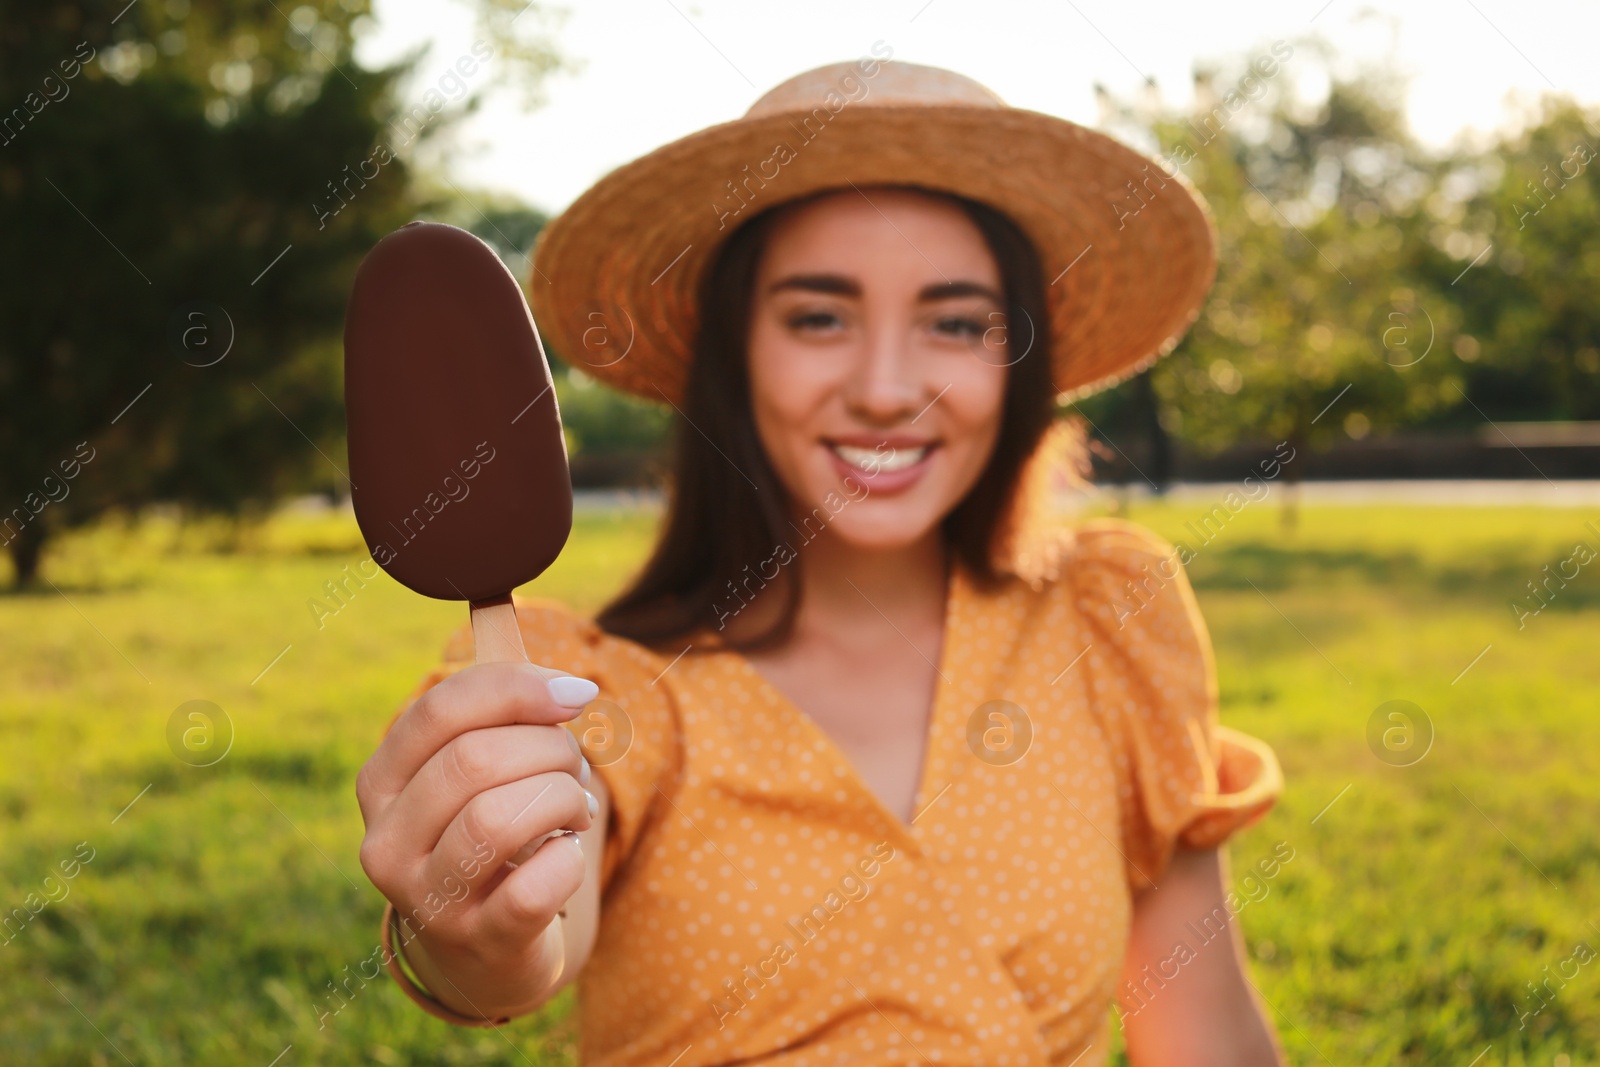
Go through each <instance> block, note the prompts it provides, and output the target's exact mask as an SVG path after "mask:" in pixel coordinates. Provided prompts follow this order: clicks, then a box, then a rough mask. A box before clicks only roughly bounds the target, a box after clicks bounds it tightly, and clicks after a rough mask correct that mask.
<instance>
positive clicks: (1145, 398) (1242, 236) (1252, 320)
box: [1102, 42, 1462, 480]
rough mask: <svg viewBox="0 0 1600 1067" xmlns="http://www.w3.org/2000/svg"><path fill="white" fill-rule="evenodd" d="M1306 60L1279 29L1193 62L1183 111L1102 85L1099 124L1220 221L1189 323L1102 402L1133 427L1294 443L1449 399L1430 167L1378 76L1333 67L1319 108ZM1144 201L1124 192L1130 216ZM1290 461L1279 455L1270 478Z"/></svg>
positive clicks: (1446, 328)
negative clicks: (1210, 62)
mask: <svg viewBox="0 0 1600 1067" xmlns="http://www.w3.org/2000/svg"><path fill="white" fill-rule="evenodd" d="M1317 61H1318V56H1317V50H1316V49H1315V48H1313V47H1311V46H1306V45H1302V46H1300V47H1299V48H1298V49H1296V48H1294V47H1291V46H1288V45H1287V44H1286V43H1285V42H1277V43H1276V44H1275V45H1274V46H1273V47H1272V49H1270V50H1268V49H1266V48H1263V49H1261V50H1260V54H1258V55H1257V56H1256V57H1255V58H1254V60H1252V61H1251V62H1250V64H1249V65H1246V64H1245V63H1244V62H1242V61H1241V62H1239V63H1237V64H1235V65H1234V68H1233V69H1228V70H1226V71H1224V70H1219V71H1212V72H1200V73H1198V74H1197V75H1196V105H1195V109H1194V112H1193V113H1192V114H1182V115H1180V114H1174V113H1172V112H1170V111H1162V110H1152V109H1151V108H1150V106H1149V105H1148V104H1141V105H1136V106H1129V105H1122V104H1117V103H1116V102H1115V101H1110V100H1109V98H1103V107H1106V108H1107V111H1108V118H1109V119H1110V124H1111V125H1114V126H1121V127H1123V128H1124V129H1130V130H1131V131H1132V133H1133V136H1135V137H1140V136H1142V137H1143V139H1144V140H1145V141H1146V142H1147V143H1151V144H1153V145H1154V146H1155V152H1156V154H1157V156H1158V158H1160V159H1161V160H1162V162H1163V166H1164V168H1165V169H1166V170H1167V171H1168V172H1169V173H1170V172H1172V171H1181V172H1182V173H1183V175H1184V176H1185V177H1186V178H1187V179H1188V180H1189V181H1191V182H1192V183H1193V184H1194V185H1195V186H1196V187H1197V188H1198V189H1199V190H1200V192H1201V193H1202V195H1204V196H1205V198H1206V200H1207V202H1208V203H1209V205H1210V207H1211V211H1212V215H1213V217H1214V219H1215V222H1216V226H1217V231H1218V245H1219V248H1218V251H1219V256H1220V265H1219V269H1218V275H1217V282H1216V286H1215V288H1214V289H1213V290H1212V292H1211V295H1210V298H1209V300H1208V302H1207V304H1206V306H1205V309H1204V311H1203V313H1202V315H1201V317H1200V319H1199V320H1198V321H1197V322H1196V323H1195V325H1194V327H1193V329H1192V330H1191V331H1190V332H1189V334H1188V336H1187V337H1186V338H1185V339H1184V341H1183V342H1182V343H1181V344H1180V346H1179V348H1178V349H1177V351H1176V352H1174V354H1173V355H1172V356H1171V357H1170V358H1168V359H1166V360H1163V361H1162V362H1160V363H1158V364H1157V365H1156V366H1155V367H1154V368H1153V369H1152V370H1151V371H1150V372H1149V373H1148V375H1145V376H1141V379H1142V378H1146V377H1147V378H1148V383H1146V382H1144V381H1141V379H1135V380H1134V381H1132V382H1130V383H1126V384H1124V385H1123V386H1121V387H1119V389H1118V390H1116V391H1115V395H1113V396H1110V397H1107V398H1106V399H1105V400H1104V401H1102V410H1104V411H1108V412H1114V411H1116V410H1117V407H1118V405H1121V406H1122V409H1123V411H1124V412H1125V413H1124V415H1123V417H1122V423H1121V424H1122V425H1124V426H1126V427H1128V428H1129V429H1130V430H1131V431H1132V432H1135V433H1138V432H1139V431H1138V429H1137V426H1138V425H1139V424H1141V423H1142V424H1143V426H1144V427H1145V429H1144V431H1143V433H1144V435H1147V436H1151V437H1156V438H1158V439H1159V434H1157V433H1156V430H1158V429H1160V428H1166V429H1167V430H1168V431H1169V432H1172V433H1174V434H1176V435H1177V436H1178V437H1179V438H1180V439H1182V440H1183V441H1185V442H1186V443H1188V444H1189V445H1191V446H1194V447H1197V448H1199V449H1201V450H1204V451H1215V450H1220V449H1221V448H1224V447H1226V446H1228V445H1231V444H1234V443H1238V442H1242V441H1285V442H1287V443H1288V444H1289V445H1290V447H1293V448H1294V449H1296V450H1297V451H1296V454H1297V455H1298V454H1299V450H1301V449H1305V448H1308V447H1313V448H1314V447H1323V446H1326V444H1327V443H1329V442H1330V441H1332V440H1333V439H1335V438H1337V437H1340V436H1350V437H1363V436H1365V435H1366V434H1368V433H1370V432H1373V431H1379V430H1384V429H1388V428H1391V427H1395V426H1399V425H1404V424H1407V423H1411V422H1414V421H1416V420H1418V419H1420V418H1423V417H1425V416H1427V415H1428V414H1429V413H1431V412H1434V411H1436V410H1437V409H1439V408H1440V407H1441V406H1442V405H1449V404H1452V403H1457V402H1459V396H1458V394H1457V393H1456V392H1454V388H1455V386H1456V385H1457V383H1459V382H1460V381H1461V380H1462V379H1461V374H1460V369H1459V363H1456V362H1455V361H1454V360H1451V359H1449V358H1446V357H1444V356H1441V353H1442V352H1445V351H1446V348H1447V342H1448V339H1449V338H1450V337H1451V336H1452V335H1453V333H1454V331H1455V328H1456V322H1457V313H1456V310H1455V308H1454V306H1453V305H1452V303H1451V302H1450V301H1449V300H1448V299H1447V298H1446V297H1445V296H1444V295H1442V294H1441V293H1439V292H1438V291H1436V290H1435V289H1434V288H1432V287H1431V285H1430V283H1429V276H1428V275H1427V274H1425V273H1424V272H1422V271H1420V270H1419V266H1420V264H1421V263H1422V262H1423V261H1424V260H1425V259H1426V258H1427V256H1428V255H1429V254H1430V253H1431V249H1430V248H1429V246H1427V242H1426V240H1425V234H1426V230H1427V227H1428V225H1429V222H1430V220H1429V219H1428V218H1427V216H1426V214H1425V213H1424V212H1423V210H1422V207H1421V205H1422V201H1423V199H1424V197H1425V196H1426V195H1427V194H1428V192H1429V191H1430V190H1431V189H1432V188H1433V187H1434V184H1435V181H1436V178H1437V173H1438V171H1439V168H1440V164H1438V163H1437V162H1435V161H1433V160H1431V159H1429V158H1428V157H1426V156H1425V155H1424V154H1423V153H1422V152H1421V151H1420V149H1418V148H1417V147H1416V145H1415V144H1414V143H1413V141H1412V140H1411V138H1410V136H1409V134H1408V133H1407V131H1406V129H1405V126H1404V123H1403V120H1402V117H1401V115H1400V113H1399V111H1398V108H1397V106H1396V105H1395V104H1393V103H1390V101H1395V100H1399V99H1402V98H1403V96H1402V94H1400V93H1398V92H1397V91H1396V87H1395V86H1394V85H1392V84H1390V82H1389V79H1388V78H1387V76H1385V75H1382V74H1379V73H1374V72H1367V73H1365V74H1363V75H1361V76H1358V77H1355V78H1352V79H1349V80H1341V79H1339V78H1334V79H1332V82H1331V88H1330V90H1329V92H1328V94H1327V96H1326V97H1325V98H1324V99H1323V100H1322V101H1321V102H1320V103H1319V104H1316V105H1314V106H1310V105H1307V104H1305V103H1303V102H1300V101H1297V100H1295V99H1294V98H1293V97H1292V95H1291V94H1290V93H1289V92H1287V91H1285V86H1286V79H1285V78H1284V77H1283V76H1282V71H1283V70H1284V69H1286V68H1289V67H1291V66H1292V65H1293V64H1296V63H1301V64H1310V63H1315V62H1317ZM1223 87H1225V88H1223ZM1142 195H1144V196H1146V197H1148V196H1151V195H1154V196H1159V195H1161V192H1160V189H1159V188H1157V189H1155V190H1154V192H1153V193H1152V192H1145V193H1143V194H1142ZM1139 206H1140V200H1139V199H1138V198H1137V197H1136V196H1135V195H1134V194H1132V193H1130V196H1129V200H1128V204H1127V205H1126V208H1127V212H1128V214H1127V215H1126V216H1125V217H1124V224H1125V225H1126V226H1130V227H1131V226H1137V225H1138V224H1139V219H1138V214H1137V212H1138V209H1139ZM1151 394H1153V395H1154V397H1155V404H1156V405H1157V407H1158V409H1159V410H1158V411H1157V412H1156V414H1155V417H1154V418H1153V419H1152V418H1151V416H1150V412H1149V408H1150V406H1151V401H1150V399H1149V397H1150V395H1151ZM1159 454H1160V451H1159V449H1157V450H1156V455H1159ZM1156 466H1157V469H1160V464H1159V463H1158V464H1157V465H1156ZM1299 470H1300V468H1297V467H1296V466H1295V465H1294V463H1293V462H1292V461H1291V462H1289V463H1286V464H1284V466H1283V476H1284V477H1285V478H1287V479H1290V480H1294V479H1296V478H1297V477H1298V475H1299Z"/></svg>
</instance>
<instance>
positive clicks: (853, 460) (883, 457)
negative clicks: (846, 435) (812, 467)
mask: <svg viewBox="0 0 1600 1067" xmlns="http://www.w3.org/2000/svg"><path fill="white" fill-rule="evenodd" d="M825 443H826V444H827V446H828V448H829V449H831V450H832V452H833V454H834V455H836V456H838V457H839V458H840V459H842V460H844V461H845V463H847V464H849V465H850V466H851V467H854V468H855V469H856V470H858V471H860V472H861V473H862V474H891V473H893V472H895V471H902V470H905V469H906V468H908V467H914V466H916V465H917V464H918V463H921V462H922V460H923V459H924V458H925V457H926V456H927V455H928V453H930V452H932V451H933V450H934V448H935V446H934V445H933V444H926V445H918V446H917V447H915V448H912V447H907V446H903V445H902V446H901V447H899V448H895V447H893V446H887V447H886V446H880V447H879V448H860V447H857V446H855V445H846V444H840V443H838V442H837V441H828V442H825ZM880 448H881V451H880Z"/></svg>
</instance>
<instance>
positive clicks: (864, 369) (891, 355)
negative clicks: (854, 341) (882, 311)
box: [845, 326, 923, 422]
mask: <svg viewBox="0 0 1600 1067" xmlns="http://www.w3.org/2000/svg"><path fill="white" fill-rule="evenodd" d="M907 335H908V331H907V330H905V329H902V328H901V327H899V326H886V327H883V328H879V329H876V330H873V331H871V332H870V333H869V334H868V336H867V339H866V343H865V344H864V345H863V347H862V351H861V352H860V354H859V356H858V358H857V361H856V365H855V367H854V369H853V371H852V373H851V375H850V379H849V381H848V382H847V384H846V388H845V402H846V404H847V405H848V406H849V407H850V408H851V409H852V410H853V411H854V412H856V413H857V414H859V415H861V416H862V417H864V418H868V419H871V420H873V421H875V422H892V421H894V420H897V419H900V418H904V417H905V416H906V415H907V414H909V413H910V412H913V411H915V410H916V409H917V404H918V402H919V401H920V400H921V398H922V391H923V390H922V380H921V379H922V375H921V373H920V371H919V368H918V367H917V364H916V358H915V354H914V353H913V352H912V350H911V346H910V344H909V343H908V336H907Z"/></svg>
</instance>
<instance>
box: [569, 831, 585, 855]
mask: <svg viewBox="0 0 1600 1067" xmlns="http://www.w3.org/2000/svg"><path fill="white" fill-rule="evenodd" d="M566 836H567V837H568V838H570V839H571V841H572V843H573V844H574V845H577V846H578V851H579V852H582V851H583V839H582V838H581V837H579V836H578V831H576V830H568V831H567V834H566Z"/></svg>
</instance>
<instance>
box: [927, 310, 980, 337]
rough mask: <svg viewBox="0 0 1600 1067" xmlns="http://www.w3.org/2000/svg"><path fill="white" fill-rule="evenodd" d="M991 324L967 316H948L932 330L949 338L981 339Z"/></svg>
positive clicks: (939, 321)
mask: <svg viewBox="0 0 1600 1067" xmlns="http://www.w3.org/2000/svg"><path fill="white" fill-rule="evenodd" d="M990 325H993V324H991V323H986V322H984V321H983V320H982V319H978V318H973V317H971V316H968V315H949V316H946V317H945V318H942V319H940V320H938V321H937V322H935V323H934V329H936V330H938V331H939V332H940V333H942V334H945V335H947V336H950V337H966V338H974V337H982V336H983V334H984V331H985V330H987V329H988V328H989V327H990Z"/></svg>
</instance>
